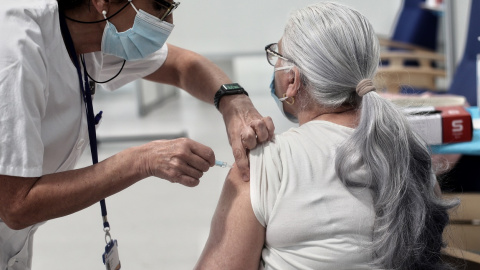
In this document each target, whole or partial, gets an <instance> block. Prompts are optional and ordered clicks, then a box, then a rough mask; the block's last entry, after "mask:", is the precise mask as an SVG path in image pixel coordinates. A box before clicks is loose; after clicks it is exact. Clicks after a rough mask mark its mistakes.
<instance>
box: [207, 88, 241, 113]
mask: <svg viewBox="0 0 480 270" xmlns="http://www.w3.org/2000/svg"><path fill="white" fill-rule="evenodd" d="M239 94H244V95H247V96H248V93H247V91H245V89H243V87H241V86H240V85H239V84H238V83H230V84H224V85H222V86H221V87H220V89H218V91H217V92H216V93H215V96H214V98H213V104H214V105H215V108H217V110H219V109H220V100H221V98H222V97H223V96H229V95H239Z"/></svg>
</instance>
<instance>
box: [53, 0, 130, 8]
mask: <svg viewBox="0 0 480 270" xmlns="http://www.w3.org/2000/svg"><path fill="white" fill-rule="evenodd" d="M126 1H127V0H115V1H112V2H118V3H121V2H126ZM57 2H58V9H59V10H60V11H65V10H69V9H74V8H77V7H79V6H81V5H87V6H90V0H57Z"/></svg>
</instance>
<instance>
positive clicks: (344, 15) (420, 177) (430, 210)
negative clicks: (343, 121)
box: [282, 2, 456, 270]
mask: <svg viewBox="0 0 480 270" xmlns="http://www.w3.org/2000/svg"><path fill="white" fill-rule="evenodd" d="M282 45H283V54H284V55H285V57H287V58H289V59H292V60H293V61H294V62H295V64H296V65H297V67H298V68H299V70H300V71H301V73H302V81H303V83H304V84H305V85H306V89H307V91H308V92H309V94H310V95H311V96H312V97H313V99H315V100H316V102H317V103H319V104H322V105H324V106H328V107H332V108H335V107H339V106H342V105H352V106H355V107H356V108H358V111H359V125H358V127H357V128H356V130H355V132H354V133H353V135H352V136H351V138H349V139H348V140H347V141H346V142H345V143H344V144H342V145H341V146H340V147H339V148H338V150H337V156H336V160H335V166H336V171H337V174H338V176H339V177H340V179H342V181H343V182H344V183H345V184H346V185H347V186H348V185H353V184H355V185H358V183H359V182H361V183H365V184H366V186H367V187H369V188H371V189H372V191H373V194H374V196H373V199H374V210H375V214H376V218H375V221H374V228H373V241H372V245H371V246H370V249H371V254H372V257H373V258H372V268H375V269H410V270H411V269H422V270H425V269H436V270H438V269H451V268H450V266H449V265H446V264H444V263H443V262H442V260H441V259H440V250H441V248H442V247H443V246H444V243H443V241H442V232H443V229H444V228H445V226H446V224H447V223H448V214H447V210H448V209H449V208H451V207H453V206H454V205H455V203H456V202H446V201H443V200H442V199H440V198H439V197H438V196H437V195H436V194H435V192H434V188H435V185H436V177H435V175H434V174H433V173H432V168H431V157H430V154H429V151H428V148H427V147H426V145H425V143H424V142H423V141H422V140H421V139H420V138H419V137H418V136H417V135H416V134H415V133H414V132H412V130H411V129H410V126H409V124H408V122H407V120H406V118H405V116H404V115H403V114H402V112H401V110H399V109H398V108H396V107H395V105H394V104H392V103H391V102H389V101H387V100H385V99H383V98H382V97H381V96H380V95H378V94H377V93H376V92H374V91H373V92H369V93H367V94H366V95H365V96H363V98H361V97H359V96H358V95H357V93H356V91H355V89H356V86H357V84H358V83H359V82H360V81H361V80H363V79H373V77H374V75H375V72H376V70H377V66H378V63H379V45H378V39H377V37H376V35H375V33H374V30H373V28H372V26H371V25H370V23H369V22H368V21H367V19H366V18H365V17H364V16H362V15H361V14H360V13H358V12H357V11H355V10H353V9H351V8H349V7H346V6H343V5H340V4H337V3H330V2H321V3H318V4H315V5H312V6H309V7H306V8H304V9H301V10H298V11H296V12H294V13H293V14H292V15H291V16H290V18H289V20H288V22H287V25H286V27H285V32H284V35H283V38H282ZM359 167H362V168H365V169H366V170H367V172H368V175H369V177H368V178H369V179H355V175H356V174H355V172H356V171H357V170H358V168H359Z"/></svg>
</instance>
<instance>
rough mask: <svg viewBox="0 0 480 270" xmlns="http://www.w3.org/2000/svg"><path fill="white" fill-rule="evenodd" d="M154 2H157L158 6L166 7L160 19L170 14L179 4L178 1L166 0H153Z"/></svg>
mask: <svg viewBox="0 0 480 270" xmlns="http://www.w3.org/2000/svg"><path fill="white" fill-rule="evenodd" d="M155 2H156V3H157V4H159V5H160V6H162V7H164V8H166V9H167V11H166V12H165V14H163V15H162V16H161V17H159V18H160V20H162V21H163V20H164V19H165V18H166V17H167V16H169V15H170V14H172V12H173V11H174V10H175V9H177V7H178V6H179V5H180V2H171V3H170V2H168V1H166V0H155Z"/></svg>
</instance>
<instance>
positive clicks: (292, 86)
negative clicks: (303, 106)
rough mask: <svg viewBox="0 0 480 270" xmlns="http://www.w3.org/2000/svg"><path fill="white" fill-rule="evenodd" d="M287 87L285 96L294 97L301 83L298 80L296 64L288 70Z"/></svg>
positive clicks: (298, 73)
mask: <svg viewBox="0 0 480 270" xmlns="http://www.w3.org/2000/svg"><path fill="white" fill-rule="evenodd" d="M288 76H289V77H288V88H287V91H286V94H287V97H294V96H296V95H297V94H298V90H299V89H300V86H301V85H302V84H301V82H300V71H299V70H298V68H297V67H296V66H294V67H293V68H292V69H291V70H290V71H289V72H288Z"/></svg>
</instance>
